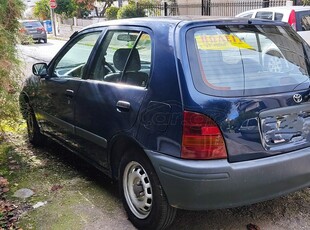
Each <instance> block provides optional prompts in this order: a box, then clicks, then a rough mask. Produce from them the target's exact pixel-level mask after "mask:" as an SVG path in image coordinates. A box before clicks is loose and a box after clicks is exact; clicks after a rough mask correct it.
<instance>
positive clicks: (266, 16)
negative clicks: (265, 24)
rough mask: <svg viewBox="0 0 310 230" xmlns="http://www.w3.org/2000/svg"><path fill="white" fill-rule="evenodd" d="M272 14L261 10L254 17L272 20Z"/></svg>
mask: <svg viewBox="0 0 310 230" xmlns="http://www.w3.org/2000/svg"><path fill="white" fill-rule="evenodd" d="M272 14H273V13H272V12H266V11H261V12H257V13H256V15H255V18H260V19H268V20H272Z"/></svg>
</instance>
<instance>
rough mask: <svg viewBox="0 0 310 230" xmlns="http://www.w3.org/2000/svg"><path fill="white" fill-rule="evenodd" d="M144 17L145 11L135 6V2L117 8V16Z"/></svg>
mask: <svg viewBox="0 0 310 230" xmlns="http://www.w3.org/2000/svg"><path fill="white" fill-rule="evenodd" d="M137 17H145V12H144V10H143V9H141V8H137V7H136V5H135V4H129V5H126V6H123V7H121V8H120V9H119V11H118V13H117V18H119V19H121V18H137Z"/></svg>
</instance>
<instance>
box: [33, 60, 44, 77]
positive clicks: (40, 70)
mask: <svg viewBox="0 0 310 230" xmlns="http://www.w3.org/2000/svg"><path fill="white" fill-rule="evenodd" d="M32 73H33V74H34V75H36V76H39V77H46V76H47V64H46V63H36V64H34V65H33V66H32Z"/></svg>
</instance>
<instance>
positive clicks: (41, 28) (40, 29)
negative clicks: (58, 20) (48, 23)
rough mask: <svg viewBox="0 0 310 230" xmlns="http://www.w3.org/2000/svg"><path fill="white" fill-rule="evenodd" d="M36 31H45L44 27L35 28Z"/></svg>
mask: <svg viewBox="0 0 310 230" xmlns="http://www.w3.org/2000/svg"><path fill="white" fill-rule="evenodd" d="M37 31H39V32H41V33H44V32H45V29H44V27H40V28H37Z"/></svg>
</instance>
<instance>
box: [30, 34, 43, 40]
mask: <svg viewBox="0 0 310 230" xmlns="http://www.w3.org/2000/svg"><path fill="white" fill-rule="evenodd" d="M30 36H31V37H32V39H34V40H38V39H44V40H45V39H46V38H47V35H46V34H31V35H30Z"/></svg>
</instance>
